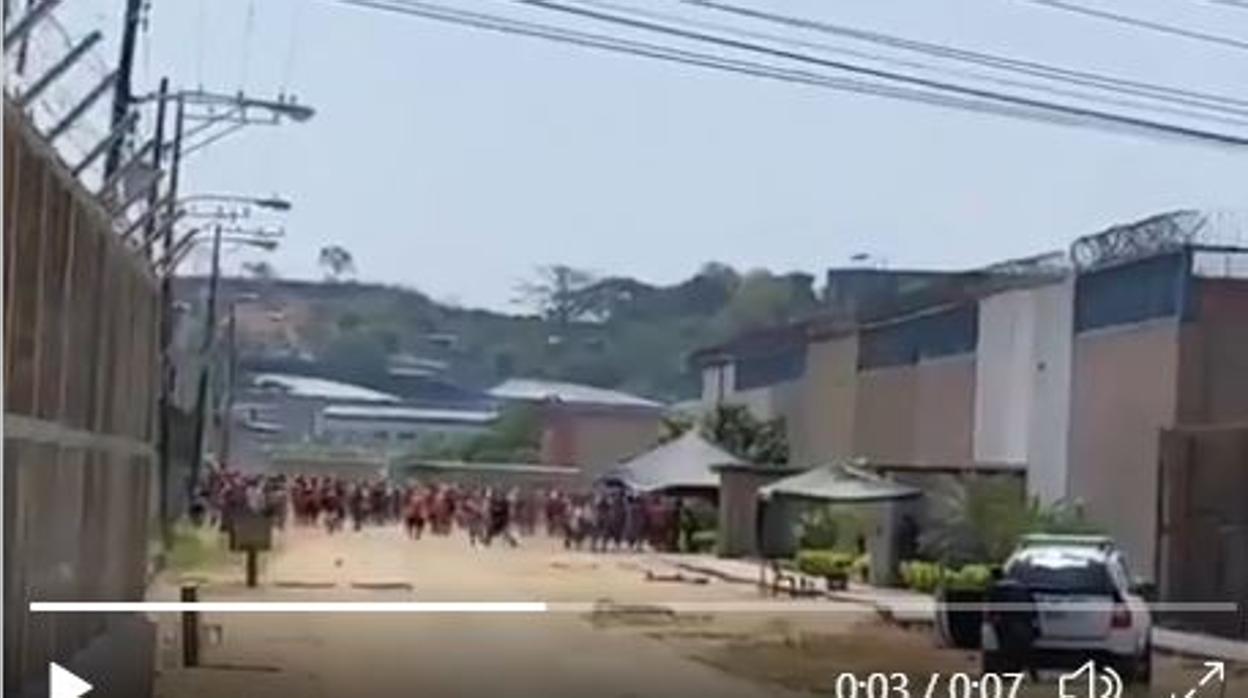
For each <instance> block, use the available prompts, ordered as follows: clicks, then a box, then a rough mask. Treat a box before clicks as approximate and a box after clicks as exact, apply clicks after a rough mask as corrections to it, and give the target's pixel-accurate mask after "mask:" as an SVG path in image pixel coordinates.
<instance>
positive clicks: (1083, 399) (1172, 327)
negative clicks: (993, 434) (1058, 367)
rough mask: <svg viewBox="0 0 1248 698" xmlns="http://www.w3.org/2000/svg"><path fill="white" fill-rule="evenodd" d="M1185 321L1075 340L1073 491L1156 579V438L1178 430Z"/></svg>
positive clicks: (1138, 567) (1134, 562)
mask: <svg viewBox="0 0 1248 698" xmlns="http://www.w3.org/2000/svg"><path fill="white" fill-rule="evenodd" d="M1178 364H1179V323H1178V321H1177V320H1176V319H1173V318H1168V319H1161V320H1154V321H1150V322H1145V323H1139V324H1134V325H1122V326H1117V327H1112V328H1108V329H1102V330H1093V331H1089V332H1085V333H1083V334H1080V335H1077V336H1076V337H1075V340H1074V361H1073V366H1072V374H1071V375H1072V384H1071V385H1072V389H1071V419H1070V464H1069V467H1070V491H1071V492H1072V493H1073V494H1074V496H1075V497H1076V498H1078V499H1080V500H1082V501H1083V502H1084V503H1085V504H1086V507H1087V512H1088V515H1089V516H1090V518H1092V519H1093V520H1094V521H1096V522H1097V523H1099V524H1101V525H1103V526H1105V527H1106V528H1107V529H1108V532H1109V533H1112V534H1113V535H1114V536H1115V538H1117V540H1118V541H1119V543H1121V544H1122V546H1123V547H1124V548H1125V550H1126V552H1127V555H1128V558H1129V560H1130V562H1131V566H1132V572H1133V573H1134V574H1137V575H1145V576H1149V577H1152V576H1153V575H1154V573H1155V566H1154V551H1155V548H1156V545H1155V543H1156V540H1155V539H1156V527H1157V517H1156V509H1157V467H1158V466H1157V463H1158V450H1157V444H1158V434H1159V433H1160V431H1161V430H1162V429H1164V428H1168V427H1170V426H1172V425H1173V424H1174V420H1175V413H1176V400H1177V393H1178V383H1179V378H1178Z"/></svg>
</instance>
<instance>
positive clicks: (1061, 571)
mask: <svg viewBox="0 0 1248 698" xmlns="http://www.w3.org/2000/svg"><path fill="white" fill-rule="evenodd" d="M1006 576H1007V577H1009V578H1010V579H1012V580H1014V581H1017V582H1019V583H1020V584H1023V585H1025V586H1027V587H1028V588H1030V589H1032V590H1034V591H1047V592H1053V593H1066V594H1096V595H1102V594H1104V595H1113V593H1114V584H1113V581H1112V579H1111V577H1110V573H1109V568H1108V566H1106V565H1105V563H1103V562H1101V561H1098V560H1091V559H1087V558H1079V557H1074V556H1044V557H1025V558H1021V559H1018V560H1015V561H1014V562H1013V563H1011V564H1010V566H1009V567H1008V568H1007V569H1006Z"/></svg>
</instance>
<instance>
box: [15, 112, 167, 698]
mask: <svg viewBox="0 0 1248 698" xmlns="http://www.w3.org/2000/svg"><path fill="white" fill-rule="evenodd" d="M4 109H5V111H4V251H5V294H4V324H5V326H4V329H5V336H4V377H5V380H6V392H5V407H4V410H5V425H4V426H5V433H4V469H5V477H4V581H5V586H4V591H5V598H4V612H5V623H4V633H5V634H4V652H5V655H4V658H5V694H6V695H16V694H17V693H18V689H19V687H20V685H21V684H22V683H24V682H26V681H29V680H32V679H38V678H40V677H44V676H46V672H47V666H48V661H51V660H54V661H58V662H65V663H71V664H72V662H70V659H71V658H72V657H73V656H74V655H75V654H76V653H78V652H79V651H80V650H82V649H83V648H84V647H86V646H87V645H88V644H89V643H90V642H91V641H92V640H93V639H95V638H96V637H98V636H99V635H100V634H101V633H102V632H103V631H104V630H105V623H106V621H105V619H104V617H103V616H98V615H39V616H35V615H31V614H29V613H28V611H27V608H28V605H29V603H30V602H31V601H34V600H48V601H57V600H133V599H140V598H142V595H143V592H144V588H145V586H146V575H147V550H148V541H149V522H151V520H152V516H153V514H154V513H155V512H154V507H153V506H152V503H153V501H154V499H153V496H154V487H155V484H156V463H155V451H154V448H153V444H152V442H153V440H154V436H155V434H154V412H155V406H156V390H157V385H156V383H157V380H158V370H157V356H158V353H157V341H158V338H157V330H158V327H157V312H158V308H159V303H158V295H157V284H156V281H155V279H154V278H153V277H152V275H151V274H150V273H149V271H148V268H147V266H146V264H145V263H144V262H143V261H142V260H140V259H138V258H136V257H135V255H134V254H133V253H132V252H130V251H129V250H127V249H125V248H124V247H123V245H122V244H121V242H120V241H119V240H118V238H117V237H116V236H115V235H114V234H113V232H112V230H111V226H110V224H109V222H108V220H107V218H106V217H105V214H104V212H103V210H102V209H101V208H100V207H99V206H98V205H97V204H96V203H95V201H94V199H93V198H92V197H91V195H90V194H89V193H88V192H87V191H86V190H85V189H84V188H83V187H81V186H80V185H79V183H78V182H77V181H75V180H74V179H73V178H72V177H70V175H69V174H68V172H67V171H66V170H65V168H64V167H63V166H62V165H61V164H60V162H59V161H58V160H57V159H56V156H55V155H54V154H53V153H52V151H51V149H50V148H49V147H48V146H47V145H46V144H45V143H44V142H43V140H42V139H41V138H40V137H39V136H38V135H37V134H35V133H34V132H33V131H32V130H31V129H30V127H29V126H28V124H27V122H26V120H25V118H24V117H23V116H22V115H21V114H19V113H18V112H17V111H16V110H15V109H12V108H11V105H10V104H9V103H8V102H7V101H6V102H5V105H4Z"/></svg>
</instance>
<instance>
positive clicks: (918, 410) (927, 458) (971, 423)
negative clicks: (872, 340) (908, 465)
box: [913, 355, 975, 465]
mask: <svg viewBox="0 0 1248 698" xmlns="http://www.w3.org/2000/svg"><path fill="white" fill-rule="evenodd" d="M914 417H915V421H914V460H913V462H914V463H916V464H924V463H933V464H941V465H948V464H950V463H970V462H971V460H972V458H973V455H972V450H973V448H972V447H973V441H974V435H975V357H974V355H964V356H956V357H948V358H942V359H934V360H931V361H921V362H919V364H918V389H917V391H916V395H915V415H914Z"/></svg>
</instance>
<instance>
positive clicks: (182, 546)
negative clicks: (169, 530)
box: [165, 523, 234, 572]
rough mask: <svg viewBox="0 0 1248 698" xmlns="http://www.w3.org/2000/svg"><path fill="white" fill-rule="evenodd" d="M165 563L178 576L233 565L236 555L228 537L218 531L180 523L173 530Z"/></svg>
mask: <svg viewBox="0 0 1248 698" xmlns="http://www.w3.org/2000/svg"><path fill="white" fill-rule="evenodd" d="M165 562H166V564H167V565H168V568H169V569H171V570H175V571H177V572H189V571H193V570H201V571H202V570H209V569H214V568H218V567H224V566H226V565H229V564H232V563H233V562H234V555H233V553H231V552H230V549H229V542H228V541H227V540H226V537H225V535H224V534H222V533H221V532H220V531H218V530H216V529H215V528H207V527H203V528H200V527H196V526H192V525H190V524H187V523H179V524H177V525H176V526H175V527H174V529H173V536H172V540H171V541H170V545H169V550H168V552H167V553H166V556H165Z"/></svg>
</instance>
